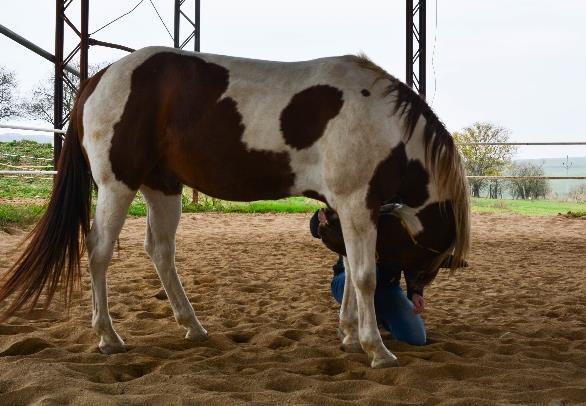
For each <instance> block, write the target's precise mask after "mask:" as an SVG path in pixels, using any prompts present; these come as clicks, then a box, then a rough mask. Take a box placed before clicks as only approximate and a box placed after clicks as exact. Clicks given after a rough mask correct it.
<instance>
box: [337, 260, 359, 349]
mask: <svg viewBox="0 0 586 406" xmlns="http://www.w3.org/2000/svg"><path fill="white" fill-rule="evenodd" d="M343 258H344V296H343V297H342V306H341V307H340V332H341V333H342V335H343V338H342V348H343V349H344V351H346V352H362V347H361V346H360V341H359V340H358V307H357V305H356V290H355V289H354V284H353V283H352V277H351V276H350V273H351V272H352V269H351V268H350V264H349V263H348V257H343Z"/></svg>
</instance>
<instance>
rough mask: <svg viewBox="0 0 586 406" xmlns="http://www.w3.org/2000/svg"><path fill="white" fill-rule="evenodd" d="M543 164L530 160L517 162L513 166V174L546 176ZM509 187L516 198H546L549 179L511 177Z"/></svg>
mask: <svg viewBox="0 0 586 406" xmlns="http://www.w3.org/2000/svg"><path fill="white" fill-rule="evenodd" d="M544 174H545V172H544V171H543V166H541V165H537V164H533V163H530V162H523V163H515V164H513V165H512V167H511V175H512V176H544ZM509 189H510V191H511V194H512V195H513V198H514V199H539V198H540V197H543V198H545V195H546V194H547V193H548V192H549V190H550V187H549V181H548V180H547V179H535V178H533V179H511V180H510V182H509Z"/></svg>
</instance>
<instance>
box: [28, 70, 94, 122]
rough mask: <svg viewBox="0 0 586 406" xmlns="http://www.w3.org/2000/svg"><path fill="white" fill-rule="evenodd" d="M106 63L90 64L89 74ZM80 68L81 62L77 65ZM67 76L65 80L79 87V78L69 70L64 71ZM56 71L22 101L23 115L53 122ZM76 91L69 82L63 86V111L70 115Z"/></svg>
mask: <svg viewBox="0 0 586 406" xmlns="http://www.w3.org/2000/svg"><path fill="white" fill-rule="evenodd" d="M103 66H104V64H101V65H90V66H89V68H88V71H89V76H92V75H94V74H95V73H97V72H98V71H99V70H100V69H101V68H102V67H103ZM76 68H77V69H79V64H77V65H76ZM63 74H64V76H65V80H64V82H70V83H72V84H73V85H74V86H75V87H79V78H78V77H77V76H75V75H74V74H73V73H71V72H69V71H64V72H63ZM54 83H55V72H51V73H50V74H48V75H47V77H46V78H45V79H44V80H43V81H41V82H40V83H38V84H37V86H36V87H35V88H33V90H32V92H31V94H30V95H29V97H27V98H26V99H25V100H24V101H23V102H22V103H21V111H22V115H23V116H25V117H28V118H32V119H34V120H42V121H45V122H48V123H51V124H52V125H53V126H55V123H54V122H53V101H54V99H53V94H54ZM75 97H76V92H75V91H73V90H72V89H71V88H70V87H69V86H67V84H64V86H63V113H64V115H65V116H66V115H68V114H69V112H70V111H71V109H72V108H73V103H74V102H75Z"/></svg>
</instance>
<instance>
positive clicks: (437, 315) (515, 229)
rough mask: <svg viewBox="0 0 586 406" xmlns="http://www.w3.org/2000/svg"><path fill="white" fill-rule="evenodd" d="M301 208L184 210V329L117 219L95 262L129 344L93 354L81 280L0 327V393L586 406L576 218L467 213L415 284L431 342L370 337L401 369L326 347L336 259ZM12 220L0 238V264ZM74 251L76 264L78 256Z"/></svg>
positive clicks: (131, 224) (585, 327) (87, 400)
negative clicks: (108, 244)
mask: <svg viewBox="0 0 586 406" xmlns="http://www.w3.org/2000/svg"><path fill="white" fill-rule="evenodd" d="M308 220H309V215H308V214H303V215H270V214H263V215H241V214H195V215H184V216H183V219H182V222H181V226H180V230H179V234H178V244H177V245H178V253H177V263H178V268H179V271H180V274H181V277H182V280H183V282H184V285H185V287H186V291H187V292H188V296H189V297H190V300H191V302H192V303H193V305H194V306H195V309H196V312H197V314H198V316H199V318H200V320H201V321H202V323H203V324H204V326H205V327H206V328H207V329H208V331H209V332H210V339H209V340H208V341H207V342H203V343H193V342H189V341H187V340H185V339H183V335H184V331H183V330H182V329H181V328H180V327H178V326H177V324H176V323H175V321H174V319H173V316H172V313H171V309H170V306H169V303H168V301H167V300H166V299H164V298H162V299H160V298H157V296H159V297H161V295H158V293H160V291H161V285H160V282H159V280H158V278H157V276H156V273H155V271H154V268H153V266H152V264H151V263H150V261H149V259H148V258H147V256H146V254H145V253H144V251H143V247H142V244H143V243H142V241H143V238H144V225H145V219H143V218H140V219H136V218H132V219H129V220H128V221H127V223H126V225H125V227H124V230H123V232H122V235H121V241H120V243H121V248H122V249H121V251H120V252H119V253H117V254H115V258H114V260H113V264H112V265H111V267H110V271H109V274H108V276H109V293H110V296H109V297H110V304H111V313H112V318H113V320H114V324H115V326H116V328H117V330H118V333H119V334H120V335H121V336H122V337H123V338H124V339H125V341H126V344H127V345H128V348H129V351H128V352H127V353H124V354H117V355H112V356H106V355H102V354H100V353H99V352H98V351H97V337H96V336H95V334H94V332H93V330H92V329H91V325H90V287H89V280H88V278H87V274H85V275H84V278H83V284H82V288H83V292H82V293H81V296H80V298H79V299H78V300H76V301H75V303H74V306H73V307H72V309H71V311H70V313H69V315H67V314H66V313H64V312H63V311H62V310H60V309H59V306H52V307H51V309H50V310H47V311H40V310H39V311H37V312H35V313H33V314H28V315H24V314H23V315H22V316H21V317H15V318H13V319H11V320H10V321H9V322H7V323H4V324H0V404H1V405H11V404H16V405H20V404H43V405H53V404H55V405H57V404H65V403H71V404H100V405H110V404H112V405H114V404H136V405H138V404H161V405H174V404H239V403H245V402H254V403H256V404H275V403H277V404H282V403H292V404H320V405H322V404H323V405H328V404H346V403H361V404H371V405H377V404H426V405H436V404H441V405H459V404H461V405H470V404H476V405H483V404H548V405H565V404H578V403H580V402H584V403H586V278H585V267H586V221H584V220H580V219H567V218H564V217H561V216H558V217H547V218H545V217H541V218H540V217H533V218H530V217H521V216H515V215H493V214H485V215H481V214H478V215H474V218H473V249H472V255H471V258H470V264H471V266H470V268H468V269H466V270H464V271H461V272H459V273H457V274H456V275H453V276H449V275H448V274H447V272H446V273H442V274H440V275H439V276H438V278H437V279H436V281H435V282H434V283H433V285H432V286H431V287H429V288H428V289H427V291H426V300H427V310H426V313H425V322H426V325H427V329H428V337H429V344H428V345H427V346H425V347H413V346H409V345H407V344H402V343H399V342H396V341H394V340H393V339H392V338H391V337H390V336H389V335H388V334H384V335H383V339H384V341H385V343H386V344H387V346H388V347H389V348H390V349H391V350H392V351H393V352H394V353H395V354H396V355H397V356H398V358H399V361H400V363H401V367H399V368H389V369H380V370H373V369H370V368H369V367H368V362H367V358H366V355H364V354H347V353H344V352H343V351H341V350H340V349H339V339H338V337H337V335H336V329H337V312H338V305H337V304H336V303H335V302H334V300H333V299H332V298H331V297H330V295H329V281H330V277H331V269H330V267H331V265H332V263H333V262H334V261H335V259H336V257H335V255H334V254H332V253H331V252H329V251H327V250H326V249H325V248H324V247H323V246H322V245H321V244H320V243H319V241H317V240H314V239H312V238H311V236H310V234H309V231H308ZM24 235H25V234H24V233H23V232H22V231H14V230H12V232H11V233H10V234H9V233H1V234H0V272H3V271H5V270H6V268H7V267H8V266H9V264H10V263H11V262H12V261H13V260H14V259H15V257H16V255H17V252H18V251H17V245H18V242H19V240H21V239H22V238H23V237H24ZM85 264H86V262H85V261H84V266H86V265H85Z"/></svg>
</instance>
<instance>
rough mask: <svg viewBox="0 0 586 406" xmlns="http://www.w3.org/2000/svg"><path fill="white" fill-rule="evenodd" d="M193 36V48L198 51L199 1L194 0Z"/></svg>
mask: <svg viewBox="0 0 586 406" xmlns="http://www.w3.org/2000/svg"><path fill="white" fill-rule="evenodd" d="M195 25H196V26H195V27H194V29H195V38H194V39H193V50H194V51H196V52H199V45H200V34H201V22H200V2H199V0H195Z"/></svg>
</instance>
